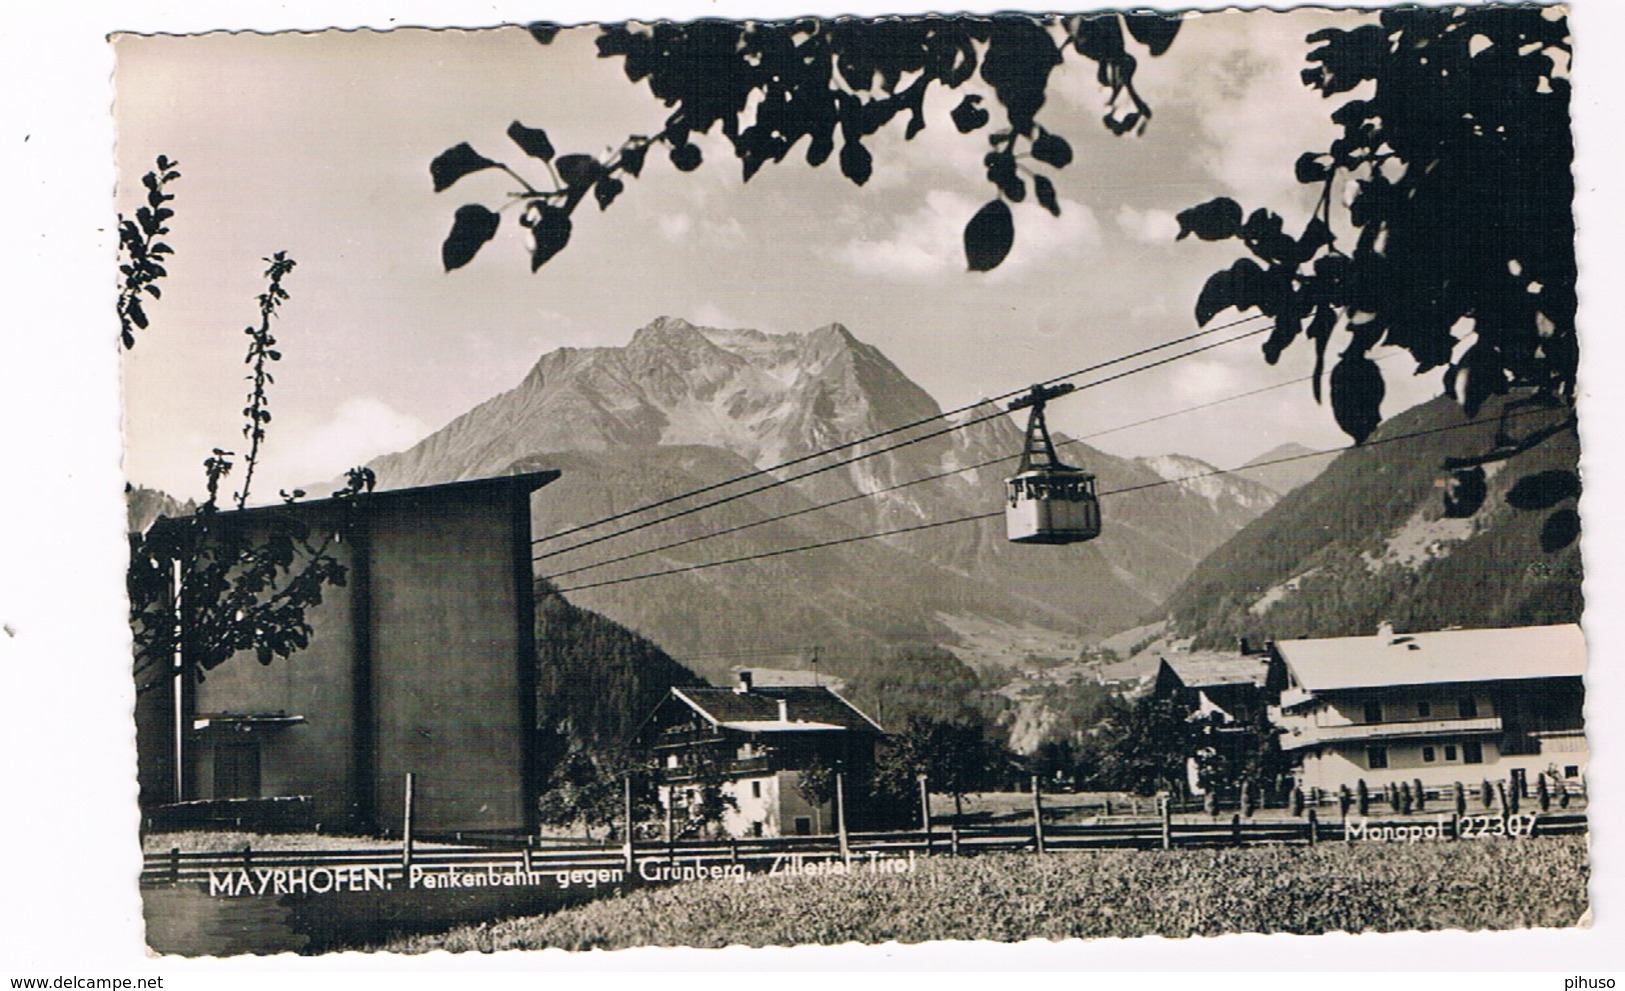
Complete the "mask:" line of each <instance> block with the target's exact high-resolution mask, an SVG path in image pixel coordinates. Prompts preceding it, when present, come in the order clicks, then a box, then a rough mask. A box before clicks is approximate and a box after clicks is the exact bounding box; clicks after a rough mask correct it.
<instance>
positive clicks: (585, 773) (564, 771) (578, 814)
mask: <svg viewBox="0 0 1625 991" xmlns="http://www.w3.org/2000/svg"><path fill="white" fill-rule="evenodd" d="M628 778H630V779H631V783H632V818H633V822H634V824H635V823H643V822H651V821H653V820H655V819H656V818H657V817H658V815H659V812H660V803H659V801H658V798H657V796H656V794H655V785H654V781H655V776H654V774H653V773H651V772H650V770H649V768H648V767H646V766H645V765H644V763H643V762H642V761H639V760H638V759H637V758H636V757H635V756H634V755H633V754H632V752H631V751H630V750H628V749H627V748H625V747H598V748H588V747H586V746H582V745H580V744H576V745H572V747H571V748H570V750H569V752H568V753H567V754H566V756H565V757H564V759H562V760H560V761H559V762H558V763H557V764H556V765H554V767H553V768H552V769H551V770H550V772H549V774H548V778H547V780H546V781H545V783H544V784H543V788H542V791H541V794H540V797H539V798H538V800H537V813H538V815H537V818H538V820H539V821H540V822H541V823H542V824H543V825H545V826H559V827H571V826H574V825H576V824H578V823H579V824H580V825H581V826H582V827H583V828H584V830H585V832H586V835H587V836H588V837H589V838H590V837H591V836H592V831H593V830H594V829H597V828H599V827H604V828H605V829H606V830H607V831H608V832H609V833H610V834H611V835H620V833H619V830H620V828H621V826H622V822H623V819H624V817H625V815H626V782H627V779H628Z"/></svg>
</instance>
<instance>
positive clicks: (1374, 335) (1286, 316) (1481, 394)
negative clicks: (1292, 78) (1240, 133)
mask: <svg viewBox="0 0 1625 991" xmlns="http://www.w3.org/2000/svg"><path fill="white" fill-rule="evenodd" d="M1307 40H1308V42H1309V44H1310V45H1313V46H1316V47H1314V48H1312V50H1311V51H1310V52H1309V53H1308V63H1309V65H1308V67H1307V68H1305V69H1304V70H1303V73H1302V77H1303V82H1304V84H1305V85H1307V86H1310V87H1312V88H1313V89H1315V90H1317V91H1319V92H1320V93H1321V94H1322V95H1323V96H1325V97H1327V98H1331V97H1338V96H1344V95H1349V96H1348V98H1347V99H1345V101H1344V102H1343V103H1342V104H1341V105H1339V106H1337V107H1336V108H1335V109H1334V110H1333V111H1332V113H1331V119H1332V122H1333V123H1334V124H1336V125H1337V126H1338V127H1339V128H1340V133H1339V134H1338V136H1337V137H1336V138H1335V139H1334V140H1333V141H1332V142H1331V144H1330V145H1329V146H1328V147H1326V148H1323V149H1312V150H1309V151H1305V152H1304V153H1303V154H1302V155H1301V156H1300V157H1299V158H1298V160H1297V162H1296V164H1295V167H1294V171H1295V174H1296V178H1297V180H1298V181H1299V182H1300V183H1303V184H1305V185H1309V186H1313V187H1316V188H1317V189H1318V191H1319V200H1318V203H1317V205H1316V207H1315V210H1314V212H1313V215H1312V216H1311V217H1310V219H1309V221H1308V222H1307V223H1306V224H1305V225H1304V227H1303V228H1302V230H1300V231H1298V232H1297V233H1296V234H1293V233H1290V232H1288V231H1286V230H1285V229H1284V222H1283V220H1282V218H1281V216H1280V215H1279V214H1277V213H1274V212H1272V211H1270V210H1268V209H1262V208H1261V209H1256V210H1253V211H1252V212H1250V213H1247V214H1246V217H1245V219H1243V213H1244V211H1243V210H1242V208H1241V206H1240V205H1239V204H1237V203H1235V202H1234V201H1233V200H1230V199H1228V198H1220V199H1215V200H1211V201H1209V202H1207V203H1204V204H1201V205H1199V206H1195V207H1192V208H1190V209H1188V210H1186V211H1184V212H1183V213H1181V214H1180V215H1179V224H1180V235H1179V236H1180V237H1185V236H1188V235H1190V234H1195V235H1196V236H1197V237H1198V238H1201V239H1203V240H1209V241H1216V240H1228V239H1236V240H1239V241H1241V243H1242V244H1243V246H1244V247H1245V248H1246V249H1247V251H1248V253H1249V254H1248V256H1246V257H1243V258H1240V259H1238V260H1237V261H1236V262H1235V264H1234V265H1232V266H1231V267H1230V268H1228V269H1225V270H1222V271H1220V272H1216V273H1214V274H1213V275H1212V276H1211V277H1210V278H1209V279H1208V281H1207V284H1206V285H1205V286H1204V287H1203V290H1202V293H1201V295H1200V297H1199V298H1198V300H1197V303H1196V318H1197V321H1198V322H1199V323H1204V324H1205V323H1207V322H1208V321H1210V320H1211V319H1213V317H1214V316H1215V315H1217V314H1218V313H1219V312H1220V311H1221V310H1224V309H1226V308H1228V307H1234V308H1236V309H1241V310H1248V309H1256V310H1258V311H1259V312H1260V313H1262V314H1264V315H1265V316H1269V317H1272V318H1274V321H1275V327H1274V331H1273V333H1272V334H1271V335H1270V337H1269V338H1268V340H1267V341H1266V342H1265V344H1264V356H1265V358H1266V359H1267V360H1268V361H1269V362H1270V363H1272V364H1273V363H1274V362H1275V361H1276V360H1277V359H1278V358H1279V357H1280V355H1281V353H1282V352H1283V351H1284V350H1285V349H1286V348H1287V347H1289V346H1290V345H1292V344H1293V343H1294V342H1295V341H1296V340H1297V339H1298V338H1299V337H1304V338H1307V339H1308V340H1309V341H1310V343H1311V344H1312V345H1313V347H1314V349H1315V374H1314V380H1313V387H1314V393H1315V397H1316V399H1317V400H1318V399H1319V398H1320V396H1321V380H1322V377H1323V372H1324V369H1325V365H1326V361H1327V353H1328V351H1330V350H1332V349H1333V343H1334V340H1335V341H1336V342H1337V344H1338V345H1339V346H1340V350H1338V351H1337V355H1336V364H1335V365H1334V366H1333V367H1332V370H1331V375H1330V392H1331V403H1332V409H1333V412H1334V414H1335V415H1336V417H1337V422H1338V424H1339V425H1340V426H1341V427H1342V428H1343V430H1344V431H1345V432H1346V433H1348V434H1349V436H1351V437H1353V438H1354V439H1355V440H1356V441H1363V440H1365V438H1366V437H1367V436H1369V435H1370V434H1371V432H1372V431H1373V430H1374V429H1375V428H1376V425H1377V423H1378V422H1380V420H1381V414H1380V404H1381V402H1382V398H1383V393H1384V387H1383V376H1382V372H1381V370H1380V369H1379V368H1378V367H1377V365H1376V364H1375V363H1374V362H1373V361H1372V360H1371V358H1370V357H1369V354H1370V352H1371V351H1372V349H1373V348H1375V347H1377V346H1378V345H1390V346H1393V347H1397V348H1402V349H1404V350H1405V351H1407V352H1409V353H1410V355H1411V356H1412V357H1413V358H1415V360H1416V369H1417V371H1418V372H1425V371H1428V370H1430V369H1440V368H1442V369H1443V370H1444V372H1443V385H1444V388H1445V390H1446V391H1447V392H1448V393H1449V394H1450V395H1451V396H1453V397H1455V398H1456V399H1458V400H1459V401H1460V402H1461V404H1462V405H1463V407H1464V408H1465V409H1466V411H1467V412H1468V414H1469V415H1475V414H1476V413H1477V411H1478V409H1479V407H1480V406H1481V405H1482V404H1483V403H1484V401H1485V400H1486V399H1488V398H1489V397H1491V396H1498V395H1505V394H1506V393H1508V392H1509V391H1511V390H1513V389H1520V390H1524V389H1527V390H1532V392H1533V393H1534V395H1536V396H1537V397H1539V398H1541V399H1542V400H1544V401H1549V402H1554V403H1571V402H1572V401H1573V398H1574V386H1575V374H1576V369H1577V366H1578V351H1577V348H1576V342H1575V306H1576V301H1575V277H1576V269H1575V253H1574V219H1573V210H1572V201H1573V197H1574V181H1573V177H1572V174H1571V170H1570V165H1571V160H1572V157H1573V141H1572V136H1571V131H1570V123H1569V89H1570V87H1569V81H1568V66H1569V57H1570V45H1571V39H1570V36H1569V30H1568V24H1567V21H1566V19H1565V18H1564V16H1563V14H1562V11H1561V9H1560V8H1556V7H1540V6H1534V5H1528V6H1496V7H1454V8H1446V7H1439V8H1431V7H1402V8H1392V9H1388V10H1384V11H1383V12H1382V14H1381V15H1380V18H1379V22H1378V23H1375V24H1364V25H1361V26H1360V27H1357V28H1353V29H1349V30H1344V29H1336V28H1328V29H1325V30H1321V31H1317V32H1315V33H1313V34H1311V35H1309V37H1308V39H1307ZM1356 90H1360V91H1361V93H1362V95H1359V96H1354V95H1352V94H1353V93H1354V91H1356ZM1345 223H1346V225H1347V226H1346V228H1345V227H1344V224H1345ZM1339 228H1343V229H1345V230H1352V231H1353V235H1352V240H1353V243H1352V244H1349V243H1347V238H1345V237H1340V236H1339V234H1338V233H1337V231H1338V230H1339Z"/></svg>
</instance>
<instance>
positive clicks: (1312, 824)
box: [1309, 809, 1320, 846]
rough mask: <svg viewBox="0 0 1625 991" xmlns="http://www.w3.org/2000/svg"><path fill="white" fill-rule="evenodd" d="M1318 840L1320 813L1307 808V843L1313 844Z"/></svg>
mask: <svg viewBox="0 0 1625 991" xmlns="http://www.w3.org/2000/svg"><path fill="white" fill-rule="evenodd" d="M1319 842H1320V815H1319V814H1318V813H1317V812H1316V811H1315V810H1314V809H1310V810H1309V845H1310V846H1314V845H1315V844H1317V843H1319Z"/></svg>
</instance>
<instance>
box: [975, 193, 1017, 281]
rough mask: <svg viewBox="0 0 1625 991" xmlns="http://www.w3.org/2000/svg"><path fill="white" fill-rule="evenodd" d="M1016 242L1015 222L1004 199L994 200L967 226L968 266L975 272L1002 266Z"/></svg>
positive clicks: (978, 212) (977, 212)
mask: <svg viewBox="0 0 1625 991" xmlns="http://www.w3.org/2000/svg"><path fill="white" fill-rule="evenodd" d="M1015 240H1016V225H1015V220H1014V219H1013V218H1012V217H1011V216H1010V208H1009V207H1008V206H1006V205H1005V203H1004V201H1003V200H993V201H992V202H990V203H988V204H987V205H986V206H984V207H982V208H981V209H980V210H978V211H976V216H974V217H972V218H970V223H968V224H966V225H965V263H966V265H968V266H969V268H970V270H971V271H972V272H989V271H992V270H993V269H995V268H998V267H999V263H1000V262H1003V261H1004V259H1005V256H1006V255H1008V254H1009V253H1010V246H1011V245H1013V244H1014V243H1015Z"/></svg>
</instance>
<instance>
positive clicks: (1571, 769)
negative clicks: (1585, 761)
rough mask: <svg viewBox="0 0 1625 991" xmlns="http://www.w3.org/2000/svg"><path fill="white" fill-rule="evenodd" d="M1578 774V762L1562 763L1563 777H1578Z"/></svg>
mask: <svg viewBox="0 0 1625 991" xmlns="http://www.w3.org/2000/svg"><path fill="white" fill-rule="evenodd" d="M1579 776H1580V765H1579V764H1565V765H1563V777H1565V778H1578V777H1579Z"/></svg>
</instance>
